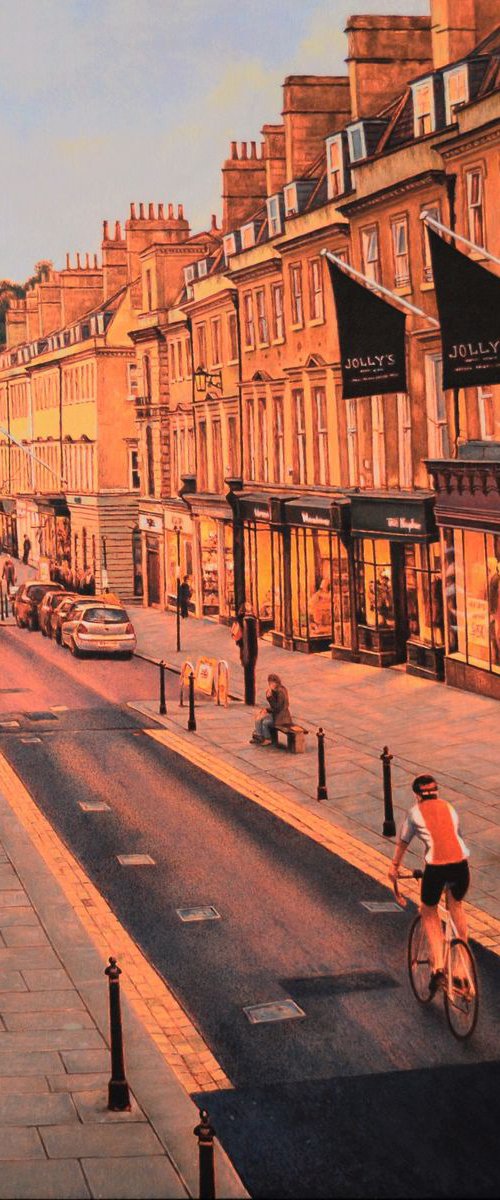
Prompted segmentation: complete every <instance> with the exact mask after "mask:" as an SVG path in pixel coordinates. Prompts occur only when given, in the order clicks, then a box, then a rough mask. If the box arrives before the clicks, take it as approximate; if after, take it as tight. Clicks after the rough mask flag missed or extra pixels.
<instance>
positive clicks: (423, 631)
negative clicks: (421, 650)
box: [405, 543, 444, 646]
mask: <svg viewBox="0 0 500 1200" xmlns="http://www.w3.org/2000/svg"><path fill="white" fill-rule="evenodd" d="M405 575H406V602H407V612H408V630H409V634H410V638H412V639H414V640H415V641H418V642H421V643H423V645H424V646H442V645H443V643H444V631H443V627H444V613H443V584H442V579H441V553H440V547H439V544H437V543H436V544H434V543H433V544H431V545H430V546H426V545H420V544H419V543H413V544H411V545H409V546H406V547H405Z"/></svg>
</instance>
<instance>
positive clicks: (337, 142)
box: [326, 133, 345, 200]
mask: <svg viewBox="0 0 500 1200" xmlns="http://www.w3.org/2000/svg"><path fill="white" fill-rule="evenodd" d="M326 173H327V179H328V199H329V200H333V199H334V198H335V196H341V195H342V192H344V191H345V181H344V154H343V148H342V134H340V133H339V134H337V135H336V137H331V138H327V140H326Z"/></svg>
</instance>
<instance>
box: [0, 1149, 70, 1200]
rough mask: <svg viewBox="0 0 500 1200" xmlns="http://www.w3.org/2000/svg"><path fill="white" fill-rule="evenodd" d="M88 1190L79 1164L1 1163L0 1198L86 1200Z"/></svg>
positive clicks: (16, 1199)
mask: <svg viewBox="0 0 500 1200" xmlns="http://www.w3.org/2000/svg"><path fill="white" fill-rule="evenodd" d="M89 1196H90V1192H89V1189H88V1185H87V1183H86V1181H85V1176H84V1174H83V1171H82V1168H81V1166H80V1163H78V1162H76V1161H75V1159H69V1160H68V1161H66V1162H64V1161H63V1162H48V1161H47V1160H46V1159H45V1161H44V1162H36V1163H35V1162H23V1163H9V1162H4V1163H2V1167H1V1170H0V1200H13V1197H15V1200H88V1197H89Z"/></svg>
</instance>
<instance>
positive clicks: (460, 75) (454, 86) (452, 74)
mask: <svg viewBox="0 0 500 1200" xmlns="http://www.w3.org/2000/svg"><path fill="white" fill-rule="evenodd" d="M444 97H445V111H446V124H447V125H451V124H452V123H453V121H456V119H457V117H456V110H457V108H459V106H460V105H461V104H466V102H467V100H468V99H469V73H468V70H467V64H466V63H462V65H461V66H460V67H454V69H453V70H452V71H445V73H444Z"/></svg>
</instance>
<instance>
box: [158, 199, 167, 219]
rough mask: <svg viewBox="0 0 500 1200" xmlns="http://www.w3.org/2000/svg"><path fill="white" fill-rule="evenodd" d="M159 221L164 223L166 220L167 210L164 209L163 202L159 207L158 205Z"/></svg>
mask: <svg viewBox="0 0 500 1200" xmlns="http://www.w3.org/2000/svg"><path fill="white" fill-rule="evenodd" d="M158 220H159V221H164V220H165V209H164V207H163V202H162V201H160V203H159V205H158Z"/></svg>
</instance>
